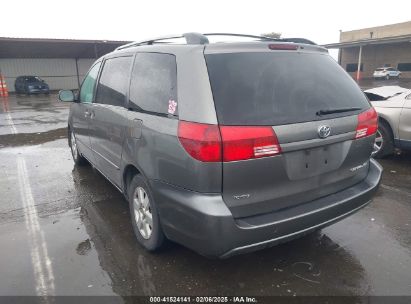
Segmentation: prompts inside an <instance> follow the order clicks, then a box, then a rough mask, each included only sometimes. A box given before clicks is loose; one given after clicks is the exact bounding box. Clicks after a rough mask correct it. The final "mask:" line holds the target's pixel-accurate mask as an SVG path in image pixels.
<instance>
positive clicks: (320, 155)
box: [284, 142, 349, 180]
mask: <svg viewBox="0 0 411 304" xmlns="http://www.w3.org/2000/svg"><path fill="white" fill-rule="evenodd" d="M348 150H349V142H339V143H334V144H330V145H324V146H320V147H316V148H310V149H302V150H298V151H293V152H289V153H285V154H284V158H285V164H286V171H287V175H288V177H289V179H290V180H299V179H305V178H309V177H312V176H318V175H321V174H324V173H327V172H331V171H335V170H338V169H339V168H340V167H341V164H342V163H343V162H344V160H345V158H346V156H347V153H348ZM337 174H338V173H337Z"/></svg>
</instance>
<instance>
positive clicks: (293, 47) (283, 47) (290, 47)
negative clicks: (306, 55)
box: [268, 43, 298, 51]
mask: <svg viewBox="0 0 411 304" xmlns="http://www.w3.org/2000/svg"><path fill="white" fill-rule="evenodd" d="M268 48H269V49H270V50H283V51H295V50H297V49H298V45H295V44H283V43H278V44H269V45H268Z"/></svg>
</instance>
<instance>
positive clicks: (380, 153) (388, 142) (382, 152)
mask: <svg viewBox="0 0 411 304" xmlns="http://www.w3.org/2000/svg"><path fill="white" fill-rule="evenodd" d="M378 137H381V139H382V142H381V146H380V148H379V150H377V149H376V145H377V140H378ZM393 153H394V139H393V137H392V132H391V130H390V129H389V127H388V126H387V124H386V123H384V122H380V123H379V125H378V131H377V135H376V142H375V143H374V151H373V154H372V156H373V157H374V158H383V157H385V156H388V155H391V154H393Z"/></svg>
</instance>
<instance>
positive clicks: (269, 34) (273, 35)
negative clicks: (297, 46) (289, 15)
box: [261, 32, 281, 39]
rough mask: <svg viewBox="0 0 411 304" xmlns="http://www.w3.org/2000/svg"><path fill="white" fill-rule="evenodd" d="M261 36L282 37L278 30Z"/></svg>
mask: <svg viewBox="0 0 411 304" xmlns="http://www.w3.org/2000/svg"><path fill="white" fill-rule="evenodd" d="M261 36H265V37H269V38H277V39H279V38H281V33H278V32H271V33H266V34H261Z"/></svg>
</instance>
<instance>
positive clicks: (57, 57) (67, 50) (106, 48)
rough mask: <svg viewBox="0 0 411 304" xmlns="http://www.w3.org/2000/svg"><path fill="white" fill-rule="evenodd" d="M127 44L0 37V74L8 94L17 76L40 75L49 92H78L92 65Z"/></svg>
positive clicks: (123, 42)
mask: <svg viewBox="0 0 411 304" xmlns="http://www.w3.org/2000/svg"><path fill="white" fill-rule="evenodd" d="M128 42H129V41H105V40H104V41H103V40H70V39H28V38H5V37H0V72H1V74H2V75H3V76H4V77H5V80H6V83H7V87H8V89H9V91H10V92H13V91H14V81H15V79H16V77H18V76H26V75H34V76H39V77H40V78H42V79H43V80H45V82H46V83H48V84H49V86H50V89H51V90H60V89H77V88H78V87H79V86H80V83H81V81H82V80H83V77H84V75H85V74H86V73H87V71H88V69H89V68H90V66H91V64H92V63H93V62H94V61H95V60H96V59H97V58H99V57H101V56H103V55H104V54H107V53H109V52H111V51H113V50H114V49H115V48H116V47H118V46H120V45H123V44H126V43H128Z"/></svg>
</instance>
